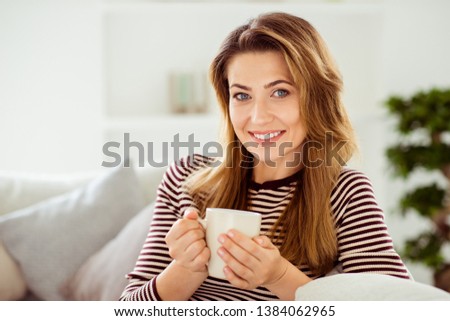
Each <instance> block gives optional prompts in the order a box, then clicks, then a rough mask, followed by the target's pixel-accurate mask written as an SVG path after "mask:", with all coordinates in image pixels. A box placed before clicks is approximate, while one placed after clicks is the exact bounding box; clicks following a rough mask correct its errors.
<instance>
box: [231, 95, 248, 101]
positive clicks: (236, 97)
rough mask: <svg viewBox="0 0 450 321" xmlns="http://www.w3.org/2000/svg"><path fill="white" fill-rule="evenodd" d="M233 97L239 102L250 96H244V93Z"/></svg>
mask: <svg viewBox="0 0 450 321" xmlns="http://www.w3.org/2000/svg"><path fill="white" fill-rule="evenodd" d="M233 97H234V98H235V99H237V100H239V101H243V100H247V99H250V95H248V94H245V93H238V94H236V95H234V96H233Z"/></svg>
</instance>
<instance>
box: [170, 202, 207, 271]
mask: <svg viewBox="0 0 450 321" xmlns="http://www.w3.org/2000/svg"><path fill="white" fill-rule="evenodd" d="M197 218H198V213H197V211H196V210H193V209H188V210H186V212H185V213H184V216H183V218H182V219H180V220H178V221H176V222H175V224H173V226H172V228H171V229H170V230H169V232H168V233H167V235H166V238H165V241H166V244H167V246H168V247H169V255H170V256H171V257H172V258H173V259H174V261H175V263H176V264H178V265H180V266H182V267H184V268H185V269H188V270H189V271H191V272H207V268H206V264H207V263H208V261H209V257H210V255H211V253H210V251H209V249H208V248H207V247H206V241H205V231H204V229H203V227H202V226H201V225H200V223H199V222H198V221H197Z"/></svg>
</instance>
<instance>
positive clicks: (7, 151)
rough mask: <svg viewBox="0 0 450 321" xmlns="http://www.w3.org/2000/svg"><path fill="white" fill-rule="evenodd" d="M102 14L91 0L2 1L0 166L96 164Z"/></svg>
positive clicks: (68, 167)
mask: <svg viewBox="0 0 450 321" xmlns="http://www.w3.org/2000/svg"><path fill="white" fill-rule="evenodd" d="M99 14H100V12H99V11H98V10H97V8H96V5H95V1H90V0H64V1H58V0H39V1H33V0H1V1H0V46H1V47H0V146H1V156H0V169H3V170H30V171H42V170H44V171H52V172H61V171H67V170H70V171H73V170H75V169H80V170H84V169H91V168H92V167H93V166H95V165H93V164H99V159H100V155H99V153H98V149H99V148H101V146H100V142H101V132H100V125H99V121H100V115H101V109H100V108H99V106H101V94H102V87H101V59H100V58H101V51H100V48H101V32H100V31H101V30H100V20H99Z"/></svg>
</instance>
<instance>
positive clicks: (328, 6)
mask: <svg viewBox="0 0 450 321" xmlns="http://www.w3.org/2000/svg"><path fill="white" fill-rule="evenodd" d="M267 11H286V12H290V13H293V14H296V15H299V16H301V17H303V18H305V19H307V20H309V21H310V22H311V23H312V24H313V25H314V26H315V27H316V28H317V29H318V30H319V32H320V33H321V34H322V36H323V37H324V38H325V41H326V42H327V44H328V46H329V47H330V49H331V51H332V53H333V54H334V57H335V59H336V61H337V64H338V66H339V68H340V71H341V73H342V75H343V78H344V83H345V91H344V100H345V104H346V106H347V109H348V112H349V114H350V117H351V119H352V121H353V124H354V127H355V130H356V132H357V136H358V140H359V143H360V155H359V157H357V158H355V159H354V160H353V161H352V164H351V165H352V166H353V167H355V168H357V169H360V170H362V171H364V172H365V173H366V174H367V175H368V176H369V177H370V179H371V180H372V182H373V185H374V188H375V193H376V195H377V198H378V201H379V203H380V205H381V206H382V207H383V209H384V210H385V213H386V222H387V224H388V227H389V230H390V233H391V235H392V237H393V239H394V242H395V244H396V245H398V246H401V245H402V244H403V243H404V242H405V240H406V239H407V238H408V237H410V236H411V235H414V234H415V233H417V231H420V230H422V229H424V228H427V227H428V225H429V224H430V222H429V221H428V220H426V219H423V218H421V217H419V216H417V215H408V216H401V215H398V213H396V211H397V209H396V206H397V205H396V204H397V202H398V198H399V195H400V194H401V193H403V192H404V191H405V190H406V189H407V188H408V187H409V185H411V184H413V185H414V184H416V183H417V182H418V181H421V180H422V179H423V178H424V177H426V176H427V174H426V173H422V176H421V175H420V173H419V175H418V176H417V177H416V178H415V179H413V180H410V181H408V182H403V181H399V180H394V178H393V175H392V173H391V172H390V171H389V166H388V163H387V160H386V157H385V150H386V148H387V146H389V145H390V144H392V143H393V142H395V141H396V139H397V134H396V132H395V130H394V128H393V126H394V125H393V123H394V119H392V117H391V116H389V115H388V114H387V112H386V110H385V109H386V108H385V107H384V102H385V101H386V99H387V98H388V97H389V96H391V95H394V94H395V95H412V94H413V93H414V92H416V91H419V90H428V89H430V88H432V87H448V86H449V85H450V60H449V58H448V57H450V41H449V35H450V19H449V15H450V2H449V1H446V0H390V1H387V0H386V1H382V0H378V1H377V0H372V1H369V0H366V1H357V0H353V1H351V0H347V1H345V0H341V1H338V0H334V1H331V0H329V1H325V0H322V1H321V0H317V1H312V0H309V1H308V0H297V1H295V0H290V1H288V0H286V1H281V0H279V1H275V0H273V1H264V0H261V1H257V0H253V1H244V0H242V1H216V0H210V1H208V0H203V1H151V0H148V1H144V0H141V1H118V0H116V1H113V0H110V1H106V0H105V1H100V0H40V1H34V0H0V146H1V157H0V170H3V171H21V172H39V173H67V172H80V171H91V170H99V169H101V168H102V162H104V161H106V162H110V161H112V158H111V156H108V155H105V151H104V146H105V144H108V143H111V142H113V144H114V145H111V148H110V149H109V150H110V151H114V152H116V153H117V154H120V155H121V156H124V154H125V153H127V152H128V151H126V150H125V149H126V148H125V147H126V146H130V144H131V145H132V142H136V143H137V142H139V143H140V144H142V145H143V146H144V147H145V153H146V155H145V159H144V160H141V161H144V162H145V163H146V164H148V162H149V159H150V158H151V159H152V160H153V161H154V162H161V161H164V160H165V159H170V158H171V157H173V151H172V150H171V148H170V142H173V141H174V135H176V134H179V140H180V141H187V140H188V137H189V135H191V134H193V135H194V136H193V137H194V139H195V141H196V142H200V144H201V145H200V147H199V148H198V149H196V151H197V152H200V153H201V152H202V148H203V146H204V144H206V143H207V142H209V141H214V140H215V139H216V135H217V130H218V127H217V124H218V117H217V116H218V111H217V107H216V104H215V100H214V94H213V93H212V91H211V88H210V87H209V84H207V83H206V72H207V69H208V66H209V63H210V61H211V59H212V57H213V56H214V54H215V52H216V50H217V49H218V47H219V45H220V43H221V41H222V40H223V38H224V37H225V36H226V34H227V33H228V32H229V31H230V30H231V29H233V28H235V27H236V26H238V25H240V24H243V23H244V22H246V21H247V20H248V19H249V18H251V17H254V16H256V15H258V14H259V13H262V12H267ZM164 142H166V143H167V142H168V143H169V145H168V151H167V153H166V152H165V150H164V146H163V145H164ZM149 143H151V144H152V146H149V145H148V144H149ZM130 150H131V155H132V158H134V159H135V160H138V159H137V151H138V149H137V148H136V147H134V148H130ZM444 251H445V252H446V253H447V254H448V253H450V250H449V248H448V247H446V248H445V249H444ZM408 266H409V268H410V270H411V272H412V273H413V275H414V277H415V278H416V279H417V280H418V281H421V282H425V283H429V284H432V283H433V281H432V273H431V272H432V271H430V270H429V269H427V268H425V267H424V266H423V265H420V264H413V263H410V264H408Z"/></svg>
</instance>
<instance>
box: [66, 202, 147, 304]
mask: <svg viewBox="0 0 450 321" xmlns="http://www.w3.org/2000/svg"><path fill="white" fill-rule="evenodd" d="M153 207H154V203H151V204H149V205H148V206H146V207H145V208H144V209H143V210H142V211H141V212H140V213H139V214H137V215H136V216H135V217H134V218H133V219H132V220H131V221H130V222H129V223H128V224H127V225H126V226H125V227H124V228H123V229H122V230H121V231H120V233H119V234H118V235H117V236H116V237H115V238H114V239H112V240H111V241H109V242H108V243H107V244H106V245H105V246H104V247H103V248H102V249H101V250H100V251H98V252H97V253H95V254H94V255H92V256H91V257H90V258H89V259H88V260H87V261H86V262H85V263H84V264H83V266H82V267H81V268H79V269H78V271H77V272H76V273H75V275H74V276H73V277H71V278H70V279H69V280H68V282H67V283H66V284H65V285H64V287H63V289H62V290H63V294H64V296H65V298H66V299H68V300H78V301H80V300H81V301H105V300H106V301H117V300H118V299H119V298H120V295H121V294H122V292H123V290H124V289H125V286H126V285H127V284H128V279H127V278H125V276H126V274H128V273H129V272H131V271H132V270H133V268H134V266H135V264H136V261H137V258H138V256H139V253H140V252H141V249H142V245H143V244H144V243H145V239H146V236H147V233H148V231H149V227H150V222H151V220H152V217H153ZM100 274H101V277H99V275H100Z"/></svg>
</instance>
